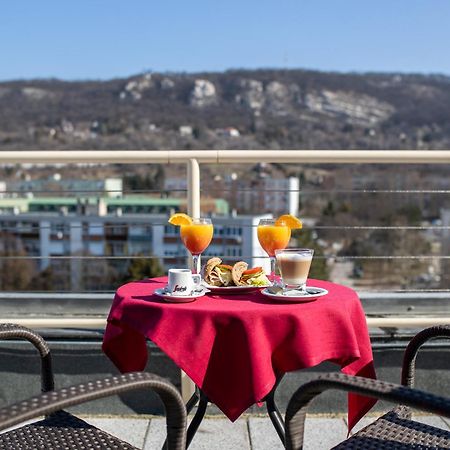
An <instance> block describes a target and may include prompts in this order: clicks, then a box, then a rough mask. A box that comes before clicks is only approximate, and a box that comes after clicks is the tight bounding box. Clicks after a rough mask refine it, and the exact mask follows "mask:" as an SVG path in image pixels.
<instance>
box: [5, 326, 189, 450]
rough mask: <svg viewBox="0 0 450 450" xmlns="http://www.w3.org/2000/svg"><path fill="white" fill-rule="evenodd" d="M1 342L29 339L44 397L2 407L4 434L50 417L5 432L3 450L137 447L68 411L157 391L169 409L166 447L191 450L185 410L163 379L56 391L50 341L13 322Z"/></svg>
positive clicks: (141, 376)
mask: <svg viewBox="0 0 450 450" xmlns="http://www.w3.org/2000/svg"><path fill="white" fill-rule="evenodd" d="M0 339H26V340H28V341H30V342H31V343H32V344H33V345H34V346H35V347H36V348H37V349H38V351H39V353H40V355H41V361H42V364H41V367H42V370H41V375H42V390H43V393H42V394H40V395H37V396H35V397H32V398H30V399H27V400H24V401H21V402H18V403H16V404H13V405H10V406H6V407H4V408H1V409H0V431H1V430H5V429H6V428H9V427H12V426H14V425H18V424H20V423H22V422H24V421H28V420H30V419H33V418H35V417H39V416H43V415H48V416H46V418H45V419H43V420H40V421H38V422H35V423H32V424H29V425H25V426H23V427H21V428H16V429H13V430H12V431H7V432H4V433H2V434H0V449H1V450H11V449H27V450H28V449H30V450H31V449H38V450H53V449H54V450H56V449H58V450H64V449H87V448H89V449H96V450H97V449H104V450H106V449H135V448H136V447H133V446H132V445H130V444H127V443H126V442H123V441H121V440H120V439H117V438H116V437H113V436H111V435H109V434H107V433H105V432H104V431H102V430H99V429H98V428H96V427H94V426H92V425H89V424H88V423H86V422H84V421H83V420H81V419H79V418H77V417H75V416H73V415H71V414H69V413H67V412H66V411H63V408H67V407H69V406H74V405H78V404H81V403H84V402H87V401H91V400H96V399H99V398H103V397H107V396H110V395H114V394H122V393H124V392H126V391H129V390H135V389H152V390H154V391H155V392H156V393H157V394H158V395H159V397H160V398H161V400H162V402H163V404H164V406H165V409H166V421H167V444H166V446H167V447H166V448H167V449H169V450H171V449H174V450H175V449H176V450H182V449H183V450H184V449H185V448H186V408H185V406H184V403H183V400H182V398H181V395H180V394H179V392H178V391H177V390H176V388H175V387H174V386H173V385H172V384H171V383H169V382H167V381H165V380H164V379H162V378H160V377H158V376H156V375H153V374H149V373H144V372H137V373H129V374H126V375H121V376H113V377H109V378H104V379H101V380H95V381H89V382H86V383H82V384H78V385H75V386H71V387H67V388H63V389H59V390H53V374H52V369H51V356H50V351H49V349H48V346H47V344H46V343H45V341H44V340H43V339H42V337H40V336H39V335H38V334H37V333H35V332H33V331H31V330H29V329H27V328H24V327H21V326H18V325H13V324H3V325H0Z"/></svg>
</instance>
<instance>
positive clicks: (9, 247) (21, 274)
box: [0, 231, 36, 291]
mask: <svg viewBox="0 0 450 450" xmlns="http://www.w3.org/2000/svg"><path fill="white" fill-rule="evenodd" d="M25 256H27V253H26V251H25V250H24V249H23V246H22V242H21V241H20V240H19V239H17V238H16V236H14V235H13V234H11V233H8V232H5V231H3V232H1V234H0V289H1V290H2V291H23V290H26V289H27V287H28V285H29V284H30V281H31V279H32V278H33V275H34V273H35V271H36V269H35V267H34V264H33V262H32V261H30V260H29V259H23V257H25Z"/></svg>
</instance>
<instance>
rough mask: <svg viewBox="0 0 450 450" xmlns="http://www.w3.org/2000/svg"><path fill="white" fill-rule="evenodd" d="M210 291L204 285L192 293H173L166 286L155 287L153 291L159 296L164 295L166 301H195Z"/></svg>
mask: <svg viewBox="0 0 450 450" xmlns="http://www.w3.org/2000/svg"><path fill="white" fill-rule="evenodd" d="M207 292H208V289H205V288H204V287H202V288H201V290H198V291H195V292H194V293H193V294H192V295H171V294H170V293H169V292H167V291H166V288H161V289H155V291H154V292H153V293H154V294H155V295H157V296H158V297H162V298H163V299H164V300H165V301H166V302H170V303H188V302H193V301H194V300H195V299H196V298H199V297H203V296H204V295H205V294H206V293H207Z"/></svg>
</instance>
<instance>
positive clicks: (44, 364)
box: [0, 323, 55, 392]
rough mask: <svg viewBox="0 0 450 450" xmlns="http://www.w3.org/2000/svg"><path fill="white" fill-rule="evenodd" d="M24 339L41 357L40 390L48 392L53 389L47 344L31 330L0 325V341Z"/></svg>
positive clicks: (6, 324) (9, 324)
mask: <svg viewBox="0 0 450 450" xmlns="http://www.w3.org/2000/svg"><path fill="white" fill-rule="evenodd" d="M3 339H24V340H26V341H28V342H30V343H31V344H33V345H34V347H35V348H36V349H37V350H38V352H39V354H40V356H41V390H42V392H48V391H51V390H53V389H54V388H55V383H54V380H53V370H52V357H51V354H50V349H49V347H48V345H47V342H45V340H44V339H43V338H42V336H40V335H39V334H38V333H36V332H35V331H33V330H30V329H29V328H26V327H23V326H21V325H16V324H14V323H1V324H0V340H3Z"/></svg>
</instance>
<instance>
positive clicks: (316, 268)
mask: <svg viewBox="0 0 450 450" xmlns="http://www.w3.org/2000/svg"><path fill="white" fill-rule="evenodd" d="M294 240H295V241H296V244H295V246H296V247H300V248H312V249H314V257H313V262H312V264H311V269H310V271H309V277H310V278H317V279H319V280H328V278H329V272H328V266H327V260H326V258H324V253H323V250H322V247H320V245H318V244H317V242H316V241H315V240H314V237H313V234H312V232H311V230H300V231H299V235H298V236H297V237H295V238H294Z"/></svg>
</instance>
